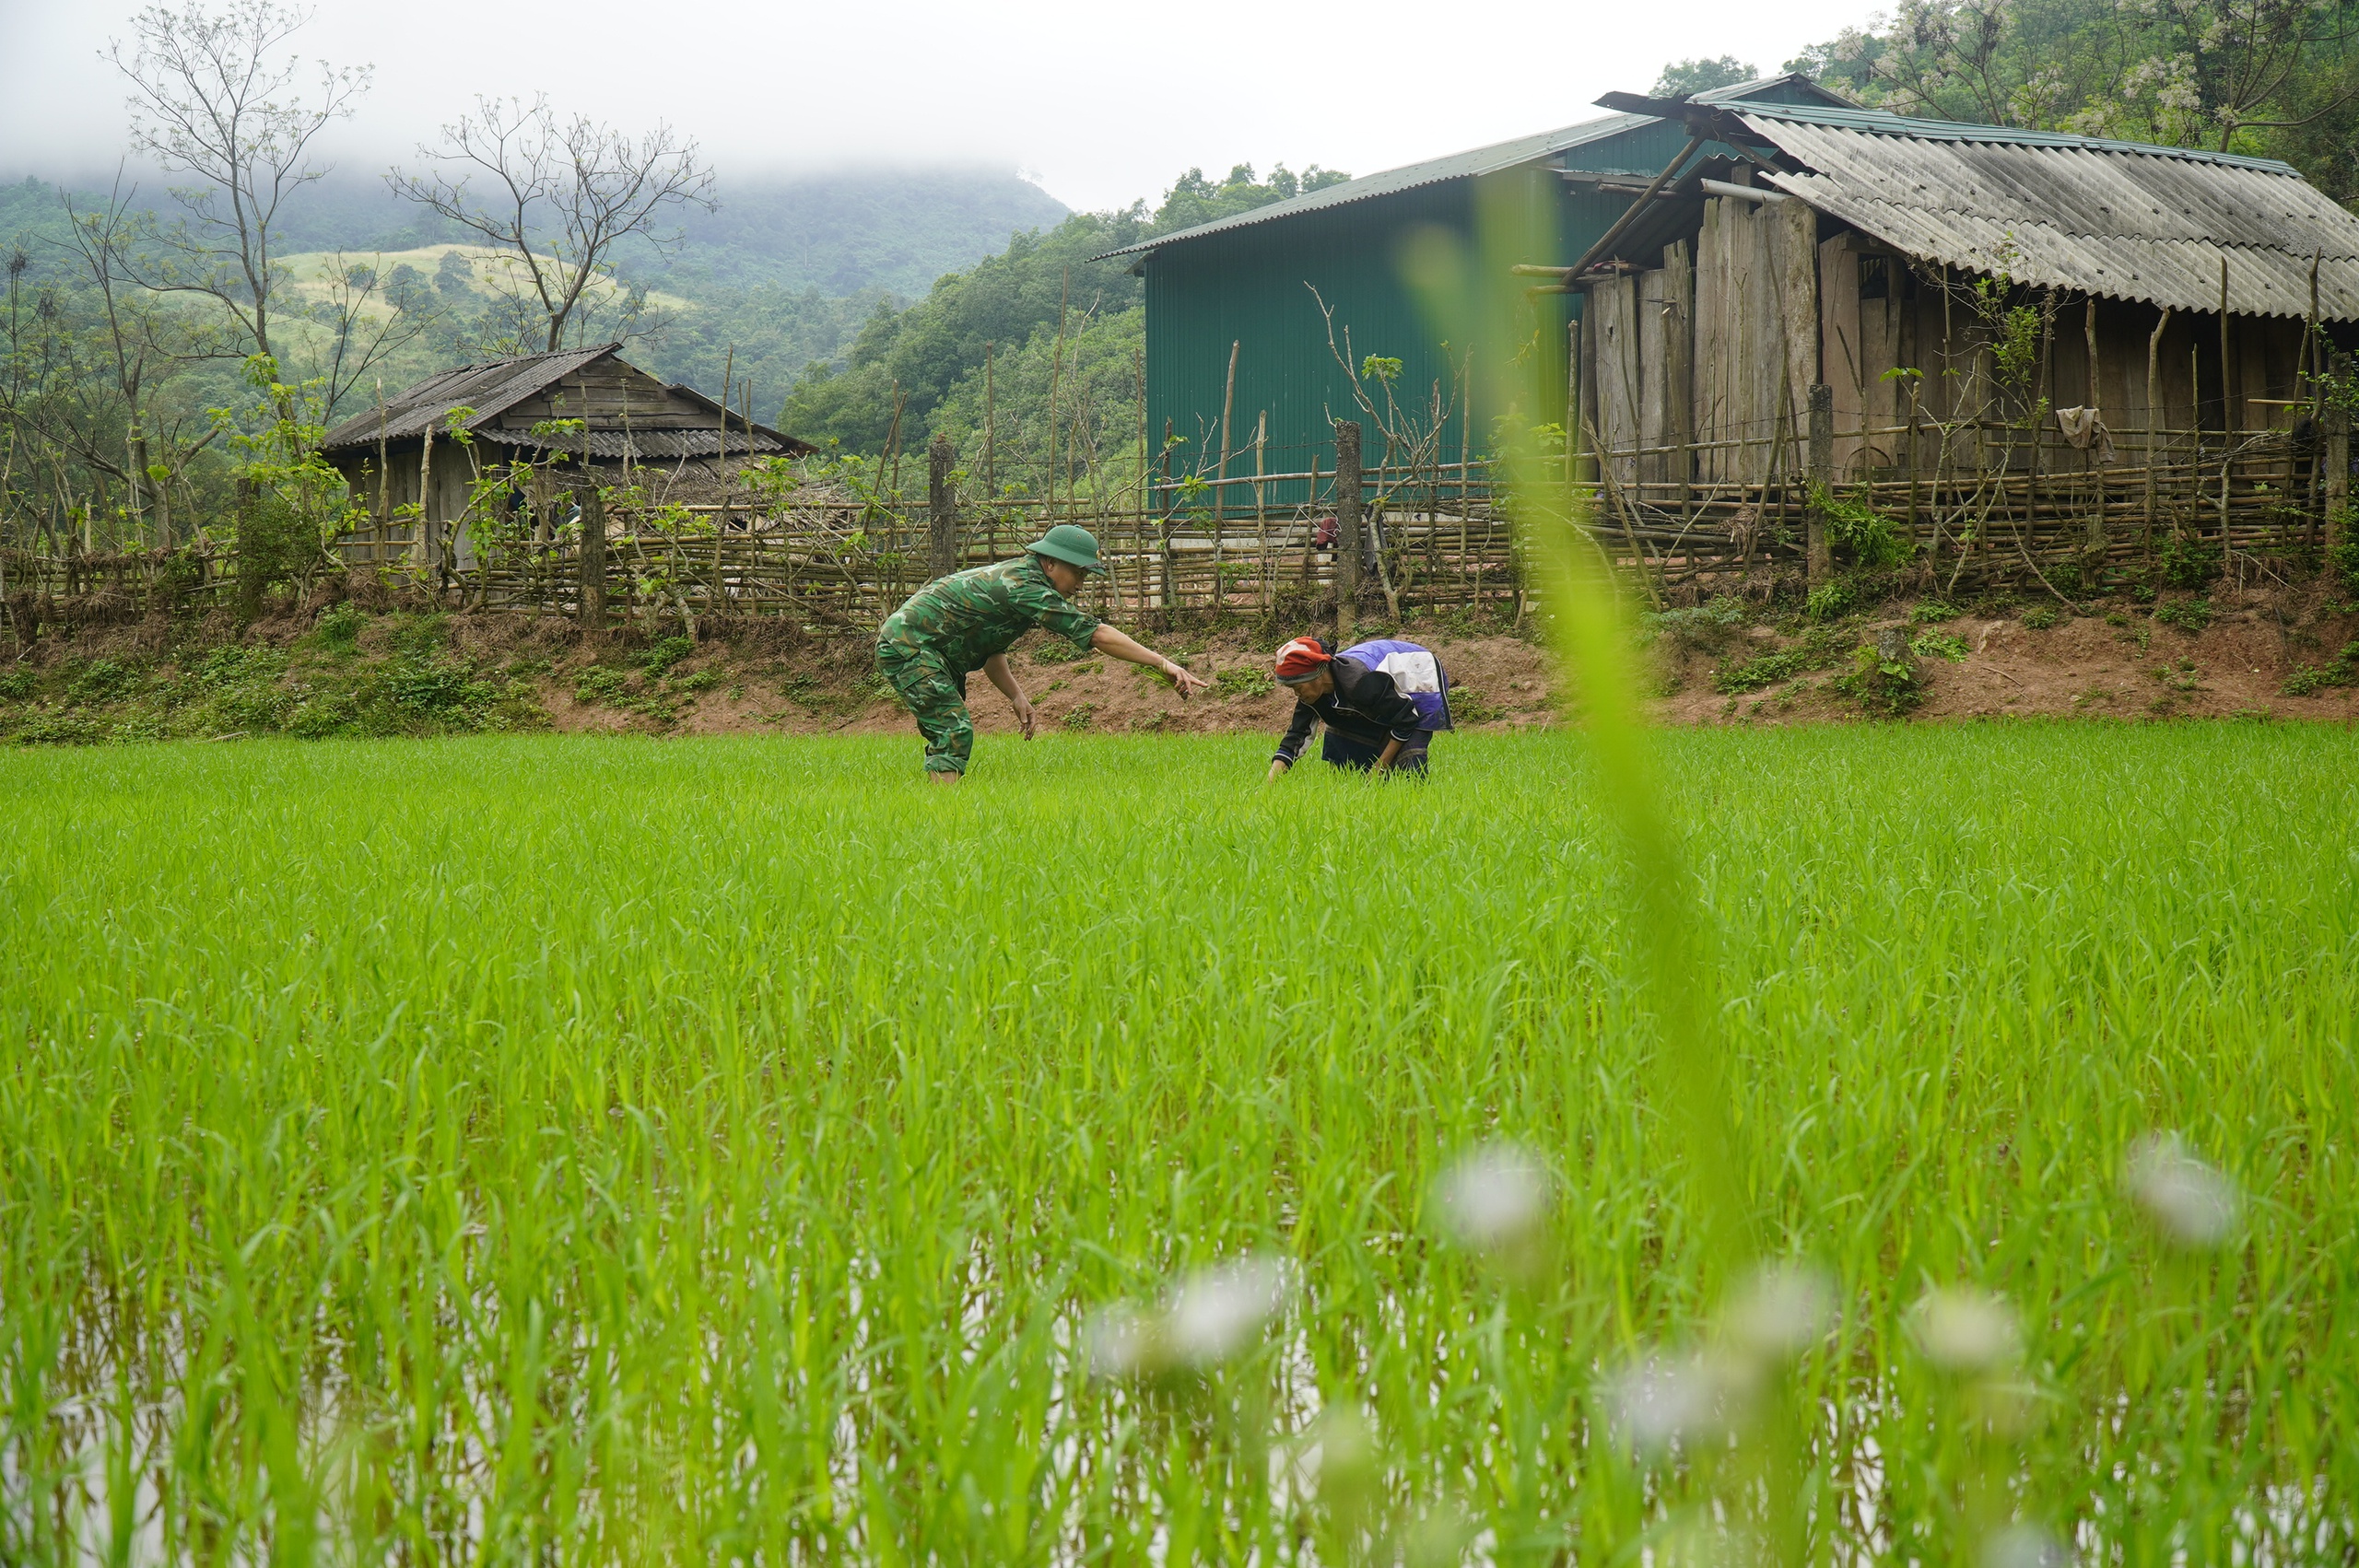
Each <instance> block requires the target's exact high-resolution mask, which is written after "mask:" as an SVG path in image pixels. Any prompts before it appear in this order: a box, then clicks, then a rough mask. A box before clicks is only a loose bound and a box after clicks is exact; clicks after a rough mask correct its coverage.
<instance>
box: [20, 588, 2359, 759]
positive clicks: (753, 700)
mask: <svg viewBox="0 0 2359 1568" xmlns="http://www.w3.org/2000/svg"><path fill="white" fill-rule="evenodd" d="M2090 609H2091V610H2092V612H2093V613H2091V614H2067V613H2065V611H2064V610H2063V608H2062V607H2061V606H2057V605H2054V604H2052V603H2051V604H2048V605H2041V604H2036V603H2005V602H1995V603H1990V602H1986V603H1982V604H1979V605H1976V606H1973V607H1970V608H1969V607H1959V606H1951V605H1943V604H1936V603H1913V604H1912V603H1888V604H1885V605H1882V606H1878V607H1876V608H1875V609H1873V610H1872V611H1870V612H1867V613H1865V614H1858V615H1853V616H1850V617H1848V618H1846V619H1845V620H1843V621H1841V622H1839V623H1836V624H1833V625H1813V624H1809V623H1807V622H1805V621H1802V620H1800V619H1798V618H1789V619H1783V620H1778V621H1768V620H1763V621H1758V622H1755V621H1752V620H1751V619H1750V617H1751V616H1752V615H1754V614H1763V612H1759V611H1756V610H1749V609H1743V608H1740V607H1739V606H1736V605H1734V604H1732V603H1722V604H1720V605H1719V606H1718V609H1717V612H1716V614H1711V615H1707V614H1700V613H1699V612H1696V611H1687V612H1682V613H1679V614H1673V615H1672V616H1668V617H1664V618H1662V619H1661V620H1659V621H1657V622H1655V623H1654V628H1655V635H1654V638H1653V640H1652V643H1651V646H1650V649H1649V657H1650V658H1651V660H1652V661H1653V670H1654V675H1655V679H1656V680H1657V681H1658V683H1659V684H1658V685H1657V691H1658V693H1659V694H1661V695H1659V696H1658V697H1657V699H1656V700H1655V702H1654V703H1653V705H1652V706H1653V708H1654V710H1655V712H1656V714H1657V716H1658V717H1659V718H1660V719H1661V720H1662V721H1664V722H1667V723H1672V724H1682V725H1709V724H1737V723H1797V722H1825V721H1829V720H1860V719H1863V718H1866V717H1870V716H1903V715H1905V716H1907V717H1909V718H1913V719H1917V720H1959V719H1968V718H1992V717H2003V716H2018V717H2022V716H2034V715H2036V716H2043V717H2075V716H2079V717H2092V716H2093V717H2104V718H2110V719H2117V720H2123V719H2154V718H2166V717H2180V716H2185V717H2230V716H2259V715H2268V716H2271V717H2277V718H2285V719H2309V720H2332V721H2339V722H2342V723H2346V724H2347V723H2349V722H2350V721H2351V720H2352V719H2353V709H2354V697H2359V603H2338V602H2336V601H2334V600H2332V599H2330V598H2329V597H2326V596H2325V595H2323V594H2320V593H2316V592H2313V593H2310V594H2308V595H2306V596H2301V595H2295V594H2276V595H2271V594H2262V593H2246V594H2231V593H2228V592H2226V591H2214V592H2213V593H2212V594H2211V595H2209V596H2208V597H2206V596H2197V595H2172V596H2168V597H2166V599H2165V601H2164V602H2162V603H2159V604H2152V605H2136V604H2128V603H2120V604H2112V605H2103V606H2091V607H2090ZM1133 629H1134V630H1135V631H1137V633H1138V634H1139V635H1140V636H1141V637H1142V638H1143V639H1144V640H1145V641H1147V642H1148V643H1149V644H1150V645H1151V646H1154V647H1156V648H1157V649H1161V650H1163V651H1165V652H1167V653H1169V654H1171V655H1172V656H1173V657H1175V658H1178V659H1180V660H1181V661H1183V662H1185V663H1186V664H1187V665H1188V666H1189V667H1190V668H1191V669H1192V670H1194V671H1196V672H1197V673H1199V674H1201V675H1203V676H1204V677H1205V678H1206V679H1208V680H1210V681H1212V682H1213V683H1214V689H1213V690H1212V691H1211V692H1210V693H1208V694H1206V695H1204V696H1199V697H1197V698H1195V699H1193V700H1191V701H1187V702H1182V701H1181V700H1180V697H1179V696H1177V695H1176V694H1175V693H1173V692H1172V691H1171V690H1170V689H1169V688H1168V686H1166V685H1163V684H1162V683H1161V682H1160V681H1159V680H1157V679H1156V678H1155V677H1153V676H1151V675H1149V674H1147V673H1145V672H1144V671H1142V670H1140V669H1138V668H1136V667H1135V666H1133V665H1129V664H1125V663H1122V662H1121V661H1118V660H1112V659H1108V658H1106V657H1104V656H1103V655H1098V654H1088V655H1079V656H1076V655H1075V654H1074V651H1073V650H1072V649H1070V648H1069V647H1067V646H1066V645H1064V644H1062V642H1059V641H1057V640H1055V639H1052V638H1046V637H1045V636H1041V635H1039V634H1036V635H1035V636H1033V637H1031V638H1027V639H1025V641H1024V642H1023V643H1021V644H1019V645H1018V647H1017V649H1015V653H1014V655H1013V664H1014V667H1015V672H1016V673H1017V676H1018V679H1019V680H1020V681H1021V682H1022V683H1023V684H1024V686H1025V688H1026V690H1027V692H1028V693H1029V695H1030V696H1031V697H1032V700H1033V702H1034V705H1035V707H1036V708H1037V710H1038V714H1039V722H1040V723H1041V724H1043V725H1049V726H1060V727H1062V728H1066V729H1070V730H1074V731H1093V732H1100V733H1140V732H1147V733H1207V732H1217V731H1262V732H1265V733H1269V734H1272V735H1274V734H1276V733H1277V732H1278V731H1280V730H1282V729H1283V728H1284V727H1285V722H1286V719H1287V716H1288V713H1289V711H1290V701H1291V699H1290V698H1289V697H1288V696H1287V695H1286V694H1285V691H1284V690H1282V689H1280V688H1277V687H1275V686H1273V685H1272V684H1271V682H1270V680H1269V678H1268V660H1269V657H1270V651H1271V649H1272V648H1273V647H1274V646H1275V644H1276V642H1277V641H1278V640H1279V639H1280V638H1281V637H1282V636H1283V635H1285V634H1284V633H1280V632H1276V631H1273V630H1272V629H1270V628H1257V629H1248V628H1244V627H1239V626H1234V625H1226V626H1216V625H1211V624H1194V625H1181V626H1167V627H1163V628H1159V629H1158V628H1154V627H1138V628H1133ZM1290 629H1291V628H1289V630H1290ZM698 634H699V635H698V636H697V637H696V638H693V639H692V638H688V637H687V636H685V635H683V630H682V628H681V627H680V626H678V624H677V623H676V622H667V623H661V624H658V625H656V626H652V627H643V628H628V629H618V630H616V631H613V632H609V633H607V634H604V635H603V636H598V637H591V636H585V635H584V634H583V633H581V631H580V630H579V628H577V627H576V626H573V625H572V624H571V623H569V622H568V621H565V620H562V619H559V618H557V617H554V616H534V615H529V614H440V613H435V612H433V611H431V610H429V609H425V608H421V607H418V606H407V607H404V606H398V605H396V606H391V607H386V606H378V607H375V608H373V609H372V608H367V607H364V606H363V605H362V604H360V603H335V602H333V601H323V602H322V603H316V604H314V605H312V606H309V607H306V608H305V609H303V610H302V611H300V612H297V613H291V614H285V615H282V616H280V617H279V618H277V619H275V620H267V621H264V622H259V623H256V624H254V625H252V626H241V625H239V624H238V623H237V622H236V621H235V620H234V619H232V618H231V617H229V616H228V615H227V614H217V615H216V616H214V617H212V618H210V619H208V620H206V621H204V622H201V623H190V622H178V623H174V622H169V621H164V620H160V619H154V620H149V621H146V622H139V623H135V624H130V625H115V626H88V627H86V628H84V629H83V630H81V631H78V632H76V633H75V634H73V635H71V636H68V637H56V638H42V639H41V640H39V641H37V642H35V643H34V644H32V645H31V646H30V647H29V648H27V649H23V650H21V652H20V655H19V657H18V660H17V661H15V662H14V663H13V664H6V665H0V738H13V739H16V740H18V741H20V742H37V741H85V742H87V741H105V740H143V739H170V738H175V737H182V736H189V737H194V736H204V735H222V734H232V733H235V734H264V733H271V732H286V733H291V734H297V735H307V736H323V735H332V734H395V733H437V732H449V731H465V730H501V729H504V730H515V729H555V730H558V731H638V732H642V733H650V732H651V733H663V734H675V735H680V734H687V735H693V734H730V733H751V732H762V733H788V734H817V733H830V732H852V733H859V732H879V731H908V730H909V728H910V720H909V718H908V716H907V715H906V714H905V713H904V712H903V711H902V710H901V708H899V706H898V704H897V703H896V702H894V701H893V699H892V696H891V694H890V693H889V691H887V690H886V688H885V687H884V685H882V684H881V683H880V682H879V681H878V680H877V678H876V674H875V669H874V658H873V649H872V646H871V645H870V644H869V643H868V642H867V640H866V639H865V638H861V637H858V636H856V635H846V634H842V633H839V632H822V631H815V630H813V629H810V628H804V627H800V626H795V625H793V624H792V623H789V622H784V621H780V620H776V619H757V620H744V621H734V622H727V623H715V624H709V625H706V626H700V627H699V628H698ZM1363 635H1380V632H1379V629H1378V628H1373V627H1364V628H1363ZM1402 635H1405V636H1409V637H1412V638H1416V639H1417V640H1419V641H1422V642H1425V643H1426V644H1427V645H1428V646H1431V647H1433V648H1435V649H1437V650H1438V652H1439V654H1440V655H1441V658H1442V661H1443V663H1444V665H1445V666H1446V667H1447V668H1448V669H1449V672H1450V674H1451V678H1452V680H1453V682H1454V684H1455V686H1456V689H1457V693H1458V700H1457V702H1456V704H1455V707H1456V710H1457V719H1458V721H1459V725H1460V727H1461V729H1485V728H1515V727H1521V726H1528V725H1535V724H1547V723H1551V722H1554V721H1555V720H1556V718H1557V715H1558V712H1559V708H1558V703H1557V697H1556V690H1555V688H1556V686H1557V681H1556V678H1555V674H1554V672H1553V669H1552V666H1551V662H1550V661H1549V659H1548V657H1547V655H1546V653H1545V652H1544V650H1543V649H1542V648H1541V647H1540V646H1539V645H1538V644H1537V643H1536V642H1535V641H1534V640H1532V638H1531V637H1529V636H1528V635H1520V634H1518V633H1517V632H1515V631H1513V630H1512V629H1510V628H1507V627H1491V628H1482V627H1467V626H1455V627H1443V626H1435V625H1432V624H1418V625H1413V626H1408V627H1405V628H1402ZM1879 644H1881V645H1882V647H1883V648H1884V650H1885V659H1884V661H1885V662H1888V661H1889V660H1890V659H1891V658H1895V657H1896V658H1898V659H1899V661H1900V663H1901V665H1902V666H1904V667H1905V670H1906V674H1905V677H1903V678H1902V679H1901V680H1900V681H1899V684H1898V688H1897V689H1898V690H1899V691H1900V693H1901V699H1900V700H1897V701H1893V700H1877V694H1876V693H1872V692H1869V691H1867V690H1865V689H1864V688H1863V686H1862V685H1861V673H1862V671H1863V669H1864V668H1865V666H1863V665H1862V663H1861V660H1862V659H1863V658H1864V657H1865V656H1864V655H1863V654H1862V653H1861V652H1860V649H1863V648H1871V649H1872V648H1874V647H1876V646H1877V645H1879ZM1903 649H1905V650H1906V651H1905V654H1904V653H1903V652H1902V650H1903ZM1870 662H1878V661H1870ZM1875 679H1876V680H1878V681H1881V682H1883V687H1882V688H1880V689H1881V692H1882V696H1884V697H1885V698H1889V697H1890V696H1891V689H1892V681H1891V678H1890V676H1889V674H1888V673H1887V674H1885V675H1882V676H1878V677H1876V678H1875ZM968 696H969V698H970V701H971V703H972V707H973V711H974V715H975V722H976V727H977V729H979V730H980V731H983V732H985V733H1005V732H1008V731H1013V730H1014V728H1015V719H1014V716H1013V714H1012V712H1011V711H1010V708H1009V707H1008V704H1007V703H1006V701H1005V700H1004V699H1003V698H1002V697H1001V696H1000V695H999V694H998V693H997V692H996V691H994V690H992V688H991V686H990V685H989V684H988V683H987V682H985V681H984V680H983V679H982V678H981V677H980V675H977V676H975V677H972V678H971V679H970V681H969V687H968Z"/></svg>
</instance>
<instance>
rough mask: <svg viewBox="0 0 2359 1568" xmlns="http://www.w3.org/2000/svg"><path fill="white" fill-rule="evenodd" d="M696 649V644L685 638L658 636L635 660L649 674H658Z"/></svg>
mask: <svg viewBox="0 0 2359 1568" xmlns="http://www.w3.org/2000/svg"><path fill="white" fill-rule="evenodd" d="M696 650H697V645H696V644H695V643H693V642H691V641H689V640H688V639H687V638H684V637H667V638H657V639H656V640H655V641H654V642H653V643H652V644H651V645H650V646H649V647H648V649H647V651H645V652H644V653H641V654H640V656H639V658H638V659H637V660H636V661H635V662H636V663H637V664H638V665H639V667H640V669H642V670H644V671H646V672H647V673H649V674H651V675H660V674H662V673H663V672H665V671H666V670H669V669H670V668H671V667H672V666H673V665H675V664H677V663H678V662H679V661H681V660H683V659H686V658H687V656H688V655H689V654H691V653H694V652H695V651H696Z"/></svg>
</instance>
